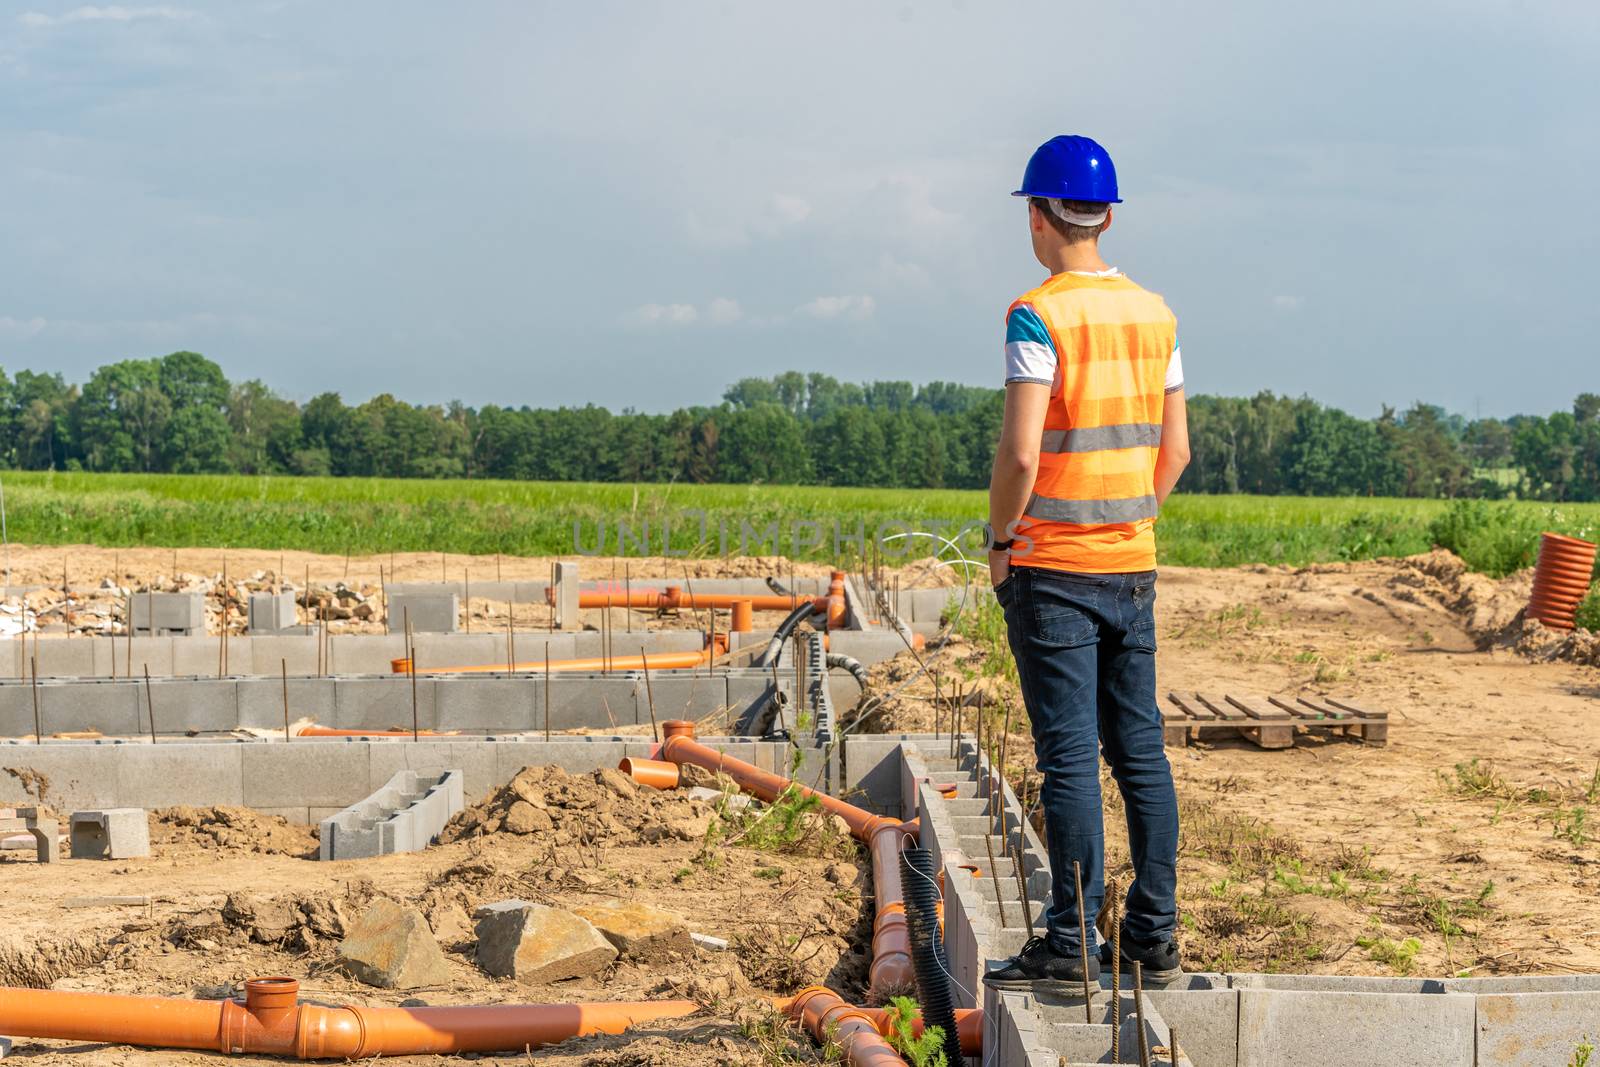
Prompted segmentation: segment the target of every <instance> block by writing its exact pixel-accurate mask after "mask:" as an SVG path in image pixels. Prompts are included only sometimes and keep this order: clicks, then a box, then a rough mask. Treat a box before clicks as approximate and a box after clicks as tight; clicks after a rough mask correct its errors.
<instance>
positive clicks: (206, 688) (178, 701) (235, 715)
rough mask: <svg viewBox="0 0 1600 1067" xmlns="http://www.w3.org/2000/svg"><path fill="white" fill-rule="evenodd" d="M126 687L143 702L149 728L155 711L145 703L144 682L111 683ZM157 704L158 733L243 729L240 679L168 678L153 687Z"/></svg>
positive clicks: (142, 715) (143, 718) (141, 708)
mask: <svg viewBox="0 0 1600 1067" xmlns="http://www.w3.org/2000/svg"><path fill="white" fill-rule="evenodd" d="M105 684H107V685H123V686H127V687H128V688H129V690H130V691H131V692H132V693H134V694H135V695H136V697H137V698H138V699H139V717H140V721H141V722H142V723H143V725H144V728H145V729H147V730H148V729H149V724H150V716H151V711H152V709H151V708H150V706H149V704H148V703H146V702H145V701H144V686H143V684H142V683H140V682H107V683H105ZM150 700H153V701H154V702H155V708H154V714H155V723H156V734H157V735H158V736H159V735H161V734H176V733H187V732H189V731H191V730H192V731H194V732H196V733H228V732H230V731H233V730H237V729H238V728H239V680H238V679H237V678H165V679H163V680H161V681H160V682H156V683H153V684H152V685H151V686H150Z"/></svg>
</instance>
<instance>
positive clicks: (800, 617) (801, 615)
mask: <svg viewBox="0 0 1600 1067" xmlns="http://www.w3.org/2000/svg"><path fill="white" fill-rule="evenodd" d="M814 613H817V605H816V603H815V602H814V601H810V600H808V601H806V602H805V603H804V604H801V605H800V606H799V607H797V608H795V609H794V610H793V611H791V612H790V613H789V614H788V615H787V616H786V617H785V618H784V620H783V621H782V622H780V623H779V624H778V628H777V629H776V630H774V631H772V640H771V641H768V642H767V650H766V651H765V652H763V653H761V658H760V659H759V660H757V661H756V665H757V666H760V667H771V666H773V665H774V664H776V663H777V662H778V661H779V660H780V659H782V658H783V643H784V642H785V641H787V640H789V635H791V634H793V633H794V628H795V627H796V626H799V625H800V624H801V623H803V622H805V621H806V619H808V618H810V617H811V616H812V614H814Z"/></svg>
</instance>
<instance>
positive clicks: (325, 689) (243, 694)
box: [235, 677, 370, 731]
mask: <svg viewBox="0 0 1600 1067" xmlns="http://www.w3.org/2000/svg"><path fill="white" fill-rule="evenodd" d="M334 686H335V682H334V680H333V679H332V678H305V677H290V678H289V679H288V681H287V683H285V681H284V680H283V679H282V678H272V677H268V678H240V679H238V680H237V682H235V691H236V692H237V694H238V700H239V710H238V718H239V725H240V726H241V727H248V728H250V729H254V730H279V731H281V730H282V729H283V703H284V690H285V689H287V690H288V694H289V721H290V722H291V723H294V722H297V721H299V720H300V719H310V720H311V721H312V722H315V723H319V724H320V725H323V726H332V725H333V724H334V723H335V722H337V721H338V711H337V707H336V701H335V696H334ZM368 728H369V729H370V727H368Z"/></svg>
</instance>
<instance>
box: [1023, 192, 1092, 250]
mask: <svg viewBox="0 0 1600 1067" xmlns="http://www.w3.org/2000/svg"><path fill="white" fill-rule="evenodd" d="M1028 203H1030V204H1032V205H1033V206H1034V207H1036V208H1038V209H1039V214H1041V215H1043V216H1044V219H1045V221H1046V222H1048V223H1049V224H1050V225H1051V226H1053V227H1055V231H1056V232H1057V233H1059V234H1060V235H1061V236H1062V237H1064V238H1066V241H1067V244H1069V245H1075V244H1077V243H1079V242H1080V241H1093V240H1096V239H1098V238H1099V236H1100V235H1101V234H1102V233H1104V232H1105V229H1106V227H1107V226H1109V225H1111V219H1110V217H1109V216H1107V218H1106V219H1105V220H1104V221H1103V222H1101V223H1100V224H1099V225H1097V226H1075V225H1073V224H1072V223H1070V222H1067V221H1066V220H1065V219H1063V218H1062V217H1061V216H1060V215H1057V214H1056V213H1055V212H1054V211H1052V210H1051V209H1050V201H1048V200H1046V199H1045V198H1044V197H1042V196H1030V197H1028ZM1061 206H1062V207H1064V208H1066V209H1067V210H1068V211H1070V212H1072V213H1073V214H1075V215H1096V214H1099V213H1100V212H1101V211H1105V210H1107V209H1109V208H1110V207H1111V205H1110V204H1102V203H1098V202H1095V201H1089V200H1063V201H1061Z"/></svg>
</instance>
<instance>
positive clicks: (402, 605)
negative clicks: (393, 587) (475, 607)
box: [389, 593, 461, 634]
mask: <svg viewBox="0 0 1600 1067" xmlns="http://www.w3.org/2000/svg"><path fill="white" fill-rule="evenodd" d="M460 620H461V598H460V597H458V596H456V594H454V593H448V594H427V593H394V594H391V595H390V597H389V632H390V633H394V634H398V633H404V632H405V628H406V625H407V624H408V623H409V625H410V626H411V632H412V633H414V634H419V633H436V634H453V633H455V632H456V630H457V628H458V627H459V625H460Z"/></svg>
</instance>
